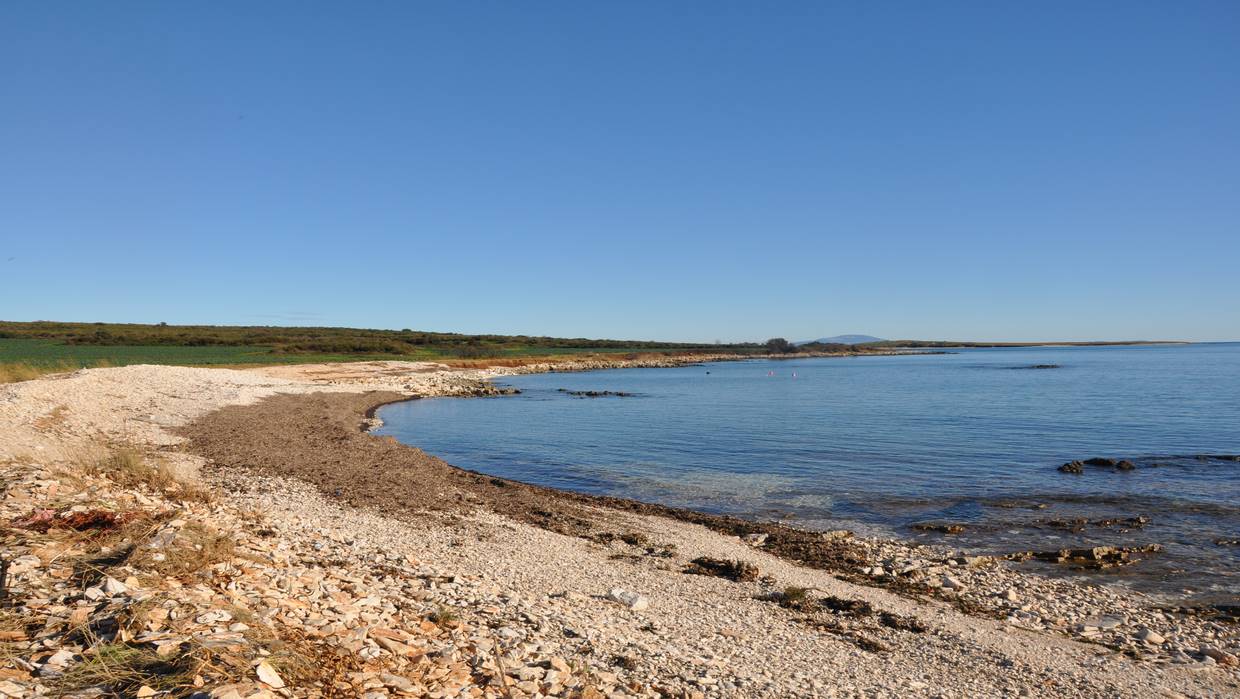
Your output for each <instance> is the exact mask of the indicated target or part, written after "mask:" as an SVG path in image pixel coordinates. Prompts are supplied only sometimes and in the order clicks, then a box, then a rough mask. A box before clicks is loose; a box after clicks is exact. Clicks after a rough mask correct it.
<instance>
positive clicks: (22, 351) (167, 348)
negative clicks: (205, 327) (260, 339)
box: [0, 338, 391, 367]
mask: <svg viewBox="0 0 1240 699" xmlns="http://www.w3.org/2000/svg"><path fill="white" fill-rule="evenodd" d="M364 358H366V357H365V356H364V355H346V354H326V353H306V354H278V353H275V352H273V351H272V349H271V348H270V347H258V346H245V345H243V346H237V347H228V346H219V347H185V346H178V345H145V346H143V345H70V344H66V343H64V342H61V341H57V340H24V339H6V338H0V364H8V363H22V364H30V365H32V366H36V367H45V366H55V367H63V366H68V365H76V366H78V367H89V366H97V365H100V364H105V365H110V366H125V365H127V364H184V365H194V366H197V365H211V364H286V363H295V362H339V361H350V360H358V359H364ZM385 358H388V359H390V358H391V355H386V356H385Z"/></svg>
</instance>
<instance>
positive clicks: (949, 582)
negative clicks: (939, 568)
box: [943, 575, 968, 592]
mask: <svg viewBox="0 0 1240 699" xmlns="http://www.w3.org/2000/svg"><path fill="white" fill-rule="evenodd" d="M943 587H946V588H947V589H949V590H956V591H957V592H960V591H963V590H967V589H968V585H965V584H964V583H962V582H960V581H959V580H957V579H956V578H954V577H952V576H950V575H944V576H943Z"/></svg>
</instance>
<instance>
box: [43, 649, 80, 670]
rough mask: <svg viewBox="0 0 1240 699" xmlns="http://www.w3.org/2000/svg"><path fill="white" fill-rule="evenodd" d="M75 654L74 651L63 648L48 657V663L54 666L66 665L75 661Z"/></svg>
mask: <svg viewBox="0 0 1240 699" xmlns="http://www.w3.org/2000/svg"><path fill="white" fill-rule="evenodd" d="M74 655H76V654H75V653H74V652H73V651H71V650H65V649H63V648H62V649H60V650H58V651H56V652H55V653H53V654H52V657H50V658H48V659H47V662H46V664H47V665H51V666H52V667H64V666H66V665H68V664H69V663H71V662H73V657H74Z"/></svg>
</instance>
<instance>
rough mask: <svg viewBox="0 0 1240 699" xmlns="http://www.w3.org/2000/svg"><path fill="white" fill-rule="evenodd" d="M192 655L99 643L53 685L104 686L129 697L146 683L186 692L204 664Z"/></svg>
mask: <svg viewBox="0 0 1240 699" xmlns="http://www.w3.org/2000/svg"><path fill="white" fill-rule="evenodd" d="M196 655H197V654H196V653H193V652H189V653H181V654H179V655H176V656H174V657H169V658H160V657H159V656H158V655H156V654H155V652H154V651H153V650H150V649H147V648H143V647H139V646H131V645H128V644H125V643H100V644H97V645H95V646H94V647H92V648H91V649H90V650H88V651H86V653H85V654H84V659H83V661H82V662H80V663H77V664H75V665H73V666H71V667H70V668H69V669H68V671H66V672H65V674H64V675H63V676H62V677H61V678H60V679H59V682H58V686H57V689H58V690H59V691H62V692H71V691H77V690H83V689H89V688H92V687H107V688H108V690H110V691H112V692H115V693H116V694H117V695H119V696H126V697H131V696H135V695H136V694H137V691H138V690H139V689H140V688H142V687H143V686H147V687H150V688H152V689H155V690H157V691H160V692H165V693H166V694H164V695H163V696H186V695H188V694H191V693H192V692H193V691H194V677H195V675H197V674H198V672H199V670H200V669H201V668H202V666H203V664H204V663H203V661H202V660H200V659H198V658H197V657H196Z"/></svg>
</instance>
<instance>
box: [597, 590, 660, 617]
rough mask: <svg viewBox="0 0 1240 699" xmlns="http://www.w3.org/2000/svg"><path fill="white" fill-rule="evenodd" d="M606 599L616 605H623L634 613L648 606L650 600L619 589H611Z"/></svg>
mask: <svg viewBox="0 0 1240 699" xmlns="http://www.w3.org/2000/svg"><path fill="white" fill-rule="evenodd" d="M607 599H609V600H611V601H612V602H616V603H618V604H623V605H624V606H626V607H628V608H629V609H632V610H633V611H635V612H640V611H641V610H643V609H646V608H648V607H649V606H650V600H648V599H646V598H645V597H643V596H642V595H639V594H637V593H636V592H629V591H628V590H625V589H624V588H621V587H613V588H612V589H611V590H610V591H609V592H608V593H607Z"/></svg>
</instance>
